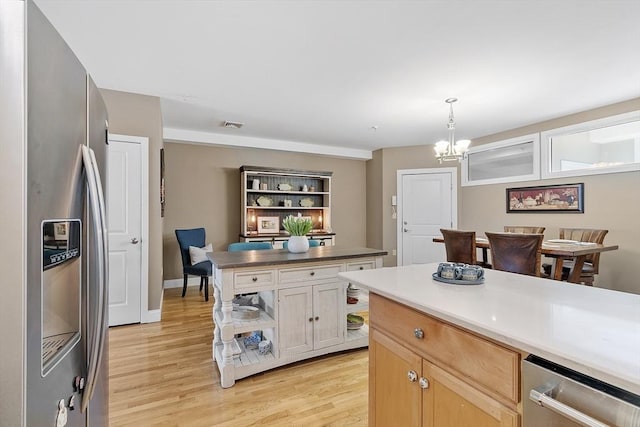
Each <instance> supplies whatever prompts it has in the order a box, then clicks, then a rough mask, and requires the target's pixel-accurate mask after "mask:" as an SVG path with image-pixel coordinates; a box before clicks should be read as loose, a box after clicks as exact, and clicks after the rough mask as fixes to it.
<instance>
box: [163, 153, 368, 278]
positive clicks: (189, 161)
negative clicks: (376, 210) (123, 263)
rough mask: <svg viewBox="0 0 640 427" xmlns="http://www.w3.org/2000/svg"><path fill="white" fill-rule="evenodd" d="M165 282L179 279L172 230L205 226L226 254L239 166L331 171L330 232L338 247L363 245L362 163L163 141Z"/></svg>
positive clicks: (236, 226)
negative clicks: (333, 233)
mask: <svg viewBox="0 0 640 427" xmlns="http://www.w3.org/2000/svg"><path fill="white" fill-rule="evenodd" d="M164 148H165V189H166V206H165V218H164V229H163V248H164V250H163V252H164V279H165V280H170V279H180V278H182V264H181V262H180V254H179V251H178V243H177V241H176V237H175V232H174V230H175V229H177V228H192V227H204V228H205V230H206V233H207V243H208V242H212V243H213V248H214V250H226V247H227V245H228V244H229V243H230V242H237V241H238V234H239V232H240V170H239V168H240V166H242V165H251V166H269V167H280V168H293V169H302V170H319V171H332V172H333V177H332V181H331V192H332V194H331V206H332V215H331V221H332V224H331V225H332V228H333V231H334V232H335V233H336V243H337V244H338V245H348V246H365V245H366V222H365V218H364V212H363V210H364V206H365V204H366V202H367V200H366V165H365V162H364V161H361V160H348V159H337V158H332V157H326V156H319V155H312V154H300V153H289V152H284V151H275V150H261V149H248V148H229V147H214V146H207V145H195V144H183V143H171V142H165V144H164Z"/></svg>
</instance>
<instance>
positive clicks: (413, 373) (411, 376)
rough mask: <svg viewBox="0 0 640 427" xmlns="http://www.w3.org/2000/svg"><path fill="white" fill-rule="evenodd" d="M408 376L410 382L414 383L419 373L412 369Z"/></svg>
mask: <svg viewBox="0 0 640 427" xmlns="http://www.w3.org/2000/svg"><path fill="white" fill-rule="evenodd" d="M407 378H409V381H410V382H412V383H414V382H416V380H417V379H418V374H416V371H414V370H411V371H409V372H407Z"/></svg>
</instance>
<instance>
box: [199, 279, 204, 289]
mask: <svg viewBox="0 0 640 427" xmlns="http://www.w3.org/2000/svg"><path fill="white" fill-rule="evenodd" d="M203 284H204V276H200V292H202V286H203Z"/></svg>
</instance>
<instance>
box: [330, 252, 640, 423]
mask: <svg viewBox="0 0 640 427" xmlns="http://www.w3.org/2000/svg"><path fill="white" fill-rule="evenodd" d="M437 266H438V264H437V263H435V264H422V265H412V266H405V267H393V268H384V269H381V270H379V271H375V272H366V271H363V272H345V273H341V274H340V276H341V277H343V278H344V279H345V280H348V281H349V282H351V283H356V284H357V285H358V286H360V287H363V288H366V289H368V290H369V291H370V294H371V295H370V321H371V329H370V346H369V352H370V356H369V357H370V399H369V404H370V415H369V416H370V425H376V420H377V421H379V422H378V424H382V425H383V424H384V422H383V421H384V420H385V417H386V416H388V414H387V413H385V411H384V410H383V409H380V408H382V407H383V406H388V404H386V405H380V401H379V400H378V402H377V403H378V405H377V406H376V390H378V391H379V390H380V386H381V384H385V386H388V385H389V382H391V383H393V381H396V380H395V379H394V378H392V375H395V374H393V370H394V369H395V370H396V374H398V373H402V376H403V378H404V379H403V381H404V383H406V381H407V376H408V377H409V382H414V381H415V382H416V385H418V384H419V387H415V390H417V392H419V391H420V389H423V390H425V389H430V390H433V389H436V388H438V387H439V390H448V391H449V393H448V395H447V399H446V400H447V401H448V402H447V403H451V402H455V403H453V404H455V405H458V406H459V405H466V404H467V403H468V402H471V403H472V404H473V406H474V408H476V409H478V408H479V409H478V410H479V411H480V412H479V413H476V414H474V415H472V416H473V417H475V418H477V419H479V418H480V417H482V416H485V415H486V416H487V417H488V418H491V419H492V420H493V421H495V422H496V423H497V424H496V425H503V426H504V425H511V426H517V425H519V417H520V415H521V401H522V399H523V398H525V397H524V396H521V393H520V362H521V360H522V358H524V357H526V356H527V355H528V354H535V355H536V356H539V357H542V358H544V359H547V360H549V361H552V362H555V363H557V364H559V365H562V366H565V367H567V368H570V369H572V370H575V371H577V372H580V373H583V374H585V375H589V376H591V377H593V378H596V379H598V380H601V381H603V382H606V383H609V384H611V385H613V386H616V387H619V388H621V389H624V390H627V391H629V392H632V393H635V394H640V296H639V295H634V294H628V293H622V292H615V291H610V290H605V289H598V288H592V287H585V286H579V285H574V284H569V283H564V282H558V281H554V280H548V279H541V278H536V277H529V276H523V275H517V274H513V273H506V272H502V271H495V270H485V282H484V283H483V284H480V285H466V286H463V285H452V284H446V283H441V282H437V281H435V280H434V279H433V278H432V277H431V275H432V273H433V272H435V271H436V270H437ZM413 367H416V368H413ZM390 372H391V373H390ZM418 378H419V381H418ZM404 383H403V384H400V387H404ZM376 384H377V385H376ZM409 392H410V393H415V392H416V391H414V389H410V391H409ZM439 395H440V396H443V395H444V393H442V392H441V393H440V394H439ZM416 396H417V395H416ZM416 396H413V399H416V398H418V399H419V401H420V402H422V403H421V404H422V405H425V408H426V407H429V408H432V407H434V405H440V407H442V405H445V404H447V403H445V402H433V399H434V397H433V394H431V395H430V396H429V397H427V396H426V395H425V396H422V398H424V400H421V399H422V398H419V397H416ZM404 399H405V400H407V401H412V400H411V399H412V397H411V396H409V397H405V398H404ZM429 399H431V400H429ZM413 402H414V403H415V402H416V401H415V400H413ZM421 404H418V405H415V404H406V405H407V408H406V411H395V412H394V414H396V415H397V413H404V412H411V411H418V410H420V411H421V407H420V405H421ZM430 405H431V406H430ZM467 407H470V406H469V405H467ZM376 408H377V409H376ZM426 410H427V409H425V411H426ZM421 413H422V412H421ZM416 417H417V418H416ZM408 419H410V420H415V419H420V416H418V415H416V414H412V417H409V418H408ZM395 421H397V419H396V420H395ZM459 422H461V421H459ZM436 424H437V425H440V424H438V423H436ZM413 425H416V424H413ZM418 425H419V424H418ZM454 425H455V424H454ZM487 425H493V424H491V423H488V424H487Z"/></svg>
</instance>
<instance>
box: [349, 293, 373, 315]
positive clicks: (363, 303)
mask: <svg viewBox="0 0 640 427" xmlns="http://www.w3.org/2000/svg"><path fill="white" fill-rule="evenodd" d="M368 310H369V294H368V293H366V292H363V291H362V290H361V291H360V294H359V295H358V302H357V303H355V304H349V303H347V305H346V306H345V311H346V312H347V313H358V312H360V311H368Z"/></svg>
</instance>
